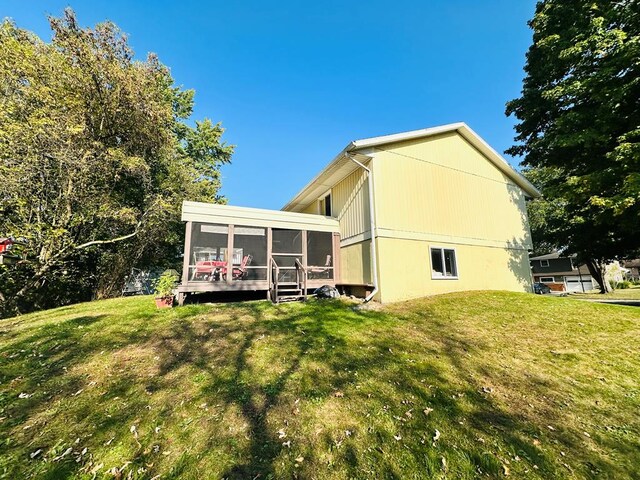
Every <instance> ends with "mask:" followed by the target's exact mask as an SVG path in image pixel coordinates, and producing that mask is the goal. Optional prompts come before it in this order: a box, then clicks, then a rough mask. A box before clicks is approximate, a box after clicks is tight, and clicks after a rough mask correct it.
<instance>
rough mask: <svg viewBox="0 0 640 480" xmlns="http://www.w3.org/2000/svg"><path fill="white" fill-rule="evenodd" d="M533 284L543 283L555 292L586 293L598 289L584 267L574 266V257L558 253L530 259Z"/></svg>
mask: <svg viewBox="0 0 640 480" xmlns="http://www.w3.org/2000/svg"><path fill="white" fill-rule="evenodd" d="M531 271H532V273H533V280H534V281H535V282H539V283H544V284H545V285H547V286H548V287H549V288H550V289H551V290H553V291H555V292H588V291H589V290H593V289H594V288H597V287H598V284H597V283H596V281H595V279H594V278H593V277H592V276H591V274H590V273H589V269H588V268H587V266H586V265H576V262H575V255H572V256H562V255H561V254H560V253H559V252H553V253H549V254H547V255H540V256H538V257H531Z"/></svg>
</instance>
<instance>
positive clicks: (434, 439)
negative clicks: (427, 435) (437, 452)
mask: <svg viewBox="0 0 640 480" xmlns="http://www.w3.org/2000/svg"><path fill="white" fill-rule="evenodd" d="M439 438H440V431H439V430H438V429H437V428H436V431H435V434H434V435H433V441H434V442H437V441H438V439H439Z"/></svg>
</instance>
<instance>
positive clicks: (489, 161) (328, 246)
mask: <svg viewBox="0 0 640 480" xmlns="http://www.w3.org/2000/svg"><path fill="white" fill-rule="evenodd" d="M539 195H540V194H539V192H538V191H537V190H536V189H535V188H534V187H533V185H531V184H530V183H529V182H528V181H527V180H526V179H525V178H524V177H523V176H521V175H520V174H519V173H518V172H516V171H515V170H514V169H513V168H512V167H510V166H509V164H508V163H507V162H506V161H505V160H504V158H502V157H501V156H500V155H499V154H498V153H497V152H496V151H495V150H493V149H492V148H491V147H490V146H489V145H488V144H487V143H486V142H485V141H484V140H482V139H481V138H480V137H479V136H478V135H477V134H476V133H475V132H473V131H472V130H471V129H470V128H469V127H468V126H467V125H465V124H464V123H457V124H452V125H445V126H442V127H435V128H428V129H423V130H415V131H411V132H405V133H400V134H395V135H387V136H382V137H375V138H369V139H364V140H357V141H354V142H351V143H350V144H349V145H347V146H346V147H345V148H344V149H343V150H342V151H341V152H340V153H339V154H338V155H337V156H336V157H335V158H334V159H333V161H331V162H330V163H329V164H328V165H327V166H326V167H325V168H324V169H323V170H322V171H321V172H320V173H319V174H318V175H316V177H315V178H314V179H313V180H312V181H311V182H310V183H309V184H308V185H307V186H305V187H304V188H303V189H302V190H301V191H300V192H299V193H298V194H297V195H296V196H295V197H294V198H293V199H292V200H291V201H290V202H289V203H287V205H285V207H284V208H283V210H284V211H280V212H278V211H267V210H257V209H239V208H238V207H228V206H219V205H209V206H207V205H206V204H193V203H192V202H185V205H184V206H183V220H185V221H187V222H188V225H187V237H188V238H187V244H188V245H189V244H191V243H193V242H192V240H190V239H189V236H190V235H191V233H190V232H192V231H193V226H191V227H190V225H189V224H192V223H194V222H199V224H200V225H203V223H206V224H209V225H212V224H217V225H218V226H216V227H206V225H205V229H209V230H210V232H211V234H213V230H215V232H217V233H218V234H220V235H223V237H220V239H219V240H218V243H220V244H221V245H222V243H225V242H226V243H225V246H224V248H223V249H222V250H224V252H222V250H221V249H220V248H218V247H213V248H217V254H220V253H223V254H224V255H222V256H223V257H224V258H223V259H222V260H220V261H219V262H218V264H220V265H223V264H224V270H221V269H219V270H218V271H217V272H214V273H212V274H211V275H210V276H209V275H205V274H202V272H204V270H203V268H201V269H200V270H201V273H200V274H197V273H196V272H197V271H198V265H197V261H196V260H195V257H194V256H193V255H192V252H190V251H187V248H186V249H185V273H184V274H183V285H182V286H181V292H184V293H186V292H190V291H195V288H196V287H197V288H198V289H199V290H200V291H205V290H207V291H208V290H212V289H213V290H222V289H229V288H231V287H233V288H234V289H237V288H238V287H239V284H238V282H235V283H234V282H233V281H232V280H230V279H229V276H228V275H227V276H226V281H225V282H224V283H222V284H220V287H221V288H213V287H212V286H211V285H214V284H215V283H216V280H215V279H216V278H220V277H219V275H220V274H221V273H220V272H228V271H230V269H231V267H232V265H238V264H239V261H240V257H244V256H246V254H247V253H248V252H249V251H250V248H249V247H246V246H243V247H242V248H243V250H242V253H241V252H238V255H235V249H234V247H235V243H234V240H233V234H231V233H230V232H232V231H233V228H234V225H238V224H239V225H242V226H243V228H244V227H251V226H252V225H258V226H259V227H260V228H266V230H265V231H264V232H262V230H261V231H260V232H256V235H258V234H259V235H264V236H265V239H266V240H265V242H264V243H263V244H261V246H260V249H262V248H263V246H264V248H265V249H266V256H263V255H262V254H260V257H261V258H262V257H264V258H263V259H262V260H261V267H260V268H263V269H264V273H261V275H260V279H257V278H256V279H255V280H254V283H253V285H252V288H253V289H262V288H264V289H268V290H273V289H274V288H277V285H274V276H275V277H276V280H277V279H278V278H279V277H278V275H275V274H274V272H275V271H276V270H277V271H279V272H280V276H282V271H283V270H282V269H283V268H284V267H281V264H282V265H285V264H286V265H287V267H286V268H288V269H289V273H290V277H289V281H288V282H286V283H287V284H291V283H293V281H292V280H293V276H294V271H295V272H296V275H297V276H298V277H300V276H302V277H305V278H308V277H309V275H308V274H309V273H311V272H312V271H319V272H322V273H321V274H320V277H321V278H314V279H313V282H314V283H315V284H317V283H320V282H322V283H329V284H335V285H337V286H338V287H339V289H341V290H342V291H344V292H346V293H352V294H354V295H359V296H367V298H372V297H373V298H375V299H376V300H378V301H381V302H391V301H397V300H403V299H409V298H415V297H421V296H425V295H432V294H437V293H445V292H453V291H463V290H483V289H497V290H511V291H523V292H524V291H531V271H530V268H529V256H528V251H529V250H530V249H531V247H532V245H531V238H530V232H529V227H528V221H527V213H526V205H525V202H526V199H528V198H534V197H538V196H539ZM227 212H228V213H227ZM269 212H271V213H269ZM232 222H236V223H232ZM238 222H240V223H238ZM252 222H253V223H252ZM256 222H258V223H256ZM273 222H275V223H273ZM278 222H280V223H279V224H278V225H279V226H277V228H272V227H275V226H276V223H278ZM272 223H273V225H272ZM296 225H298V226H296ZM190 228H191V230H190ZM199 228H200V230H198V235H202V233H201V232H202V228H203V227H202V226H201V227H199ZM212 228H213V230H211V229H212ZM282 228H284V229H294V230H295V229H298V230H296V231H298V232H299V237H300V241H298V240H295V241H293V238H292V239H291V240H292V242H290V245H289V247H288V249H289V250H291V251H287V252H285V253H286V255H285V256H282V257H280V258H279V259H276V258H275V256H276V253H275V252H276V250H277V249H278V248H280V249H281V248H282V247H277V248H276V246H275V243H274V242H275V237H274V232H275V231H276V230H278V229H282ZM314 231H315V232H319V231H324V232H330V233H331V234H332V235H333V236H332V237H331V238H332V239H333V240H332V242H333V243H330V242H329V240H328V238H329V237H327V239H325V240H323V242H324V243H323V245H324V246H323V247H322V248H321V249H320V250H321V252H320V251H319V250H318V251H316V252H315V253H313V255H315V258H314V260H313V261H311V258H310V257H311V253H310V251H309V248H310V247H309V245H310V244H309V237H310V236H316V237H317V236H318V234H317V233H313V232H314ZM278 235H279V236H281V235H283V233H282V232H279V231H278ZM372 237H373V240H374V241H373V243H372ZM296 238H297V237H296ZM305 239H306V240H305ZM207 241H209V240H207V239H204V238H201V239H200V240H199V242H200V243H201V244H202V242H205V243H206V242H207ZM245 243H246V242H245ZM316 244H317V242H316ZM305 245H307V247H305ZM200 248H201V250H202V246H200ZM305 248H306V250H307V251H306V252H305ZM231 249H234V250H231ZM209 250H211V248H210V249H209ZM226 251H234V256H236V257H238V258H236V259H234V260H232V259H230V258H229V256H228V255H226ZM280 253H282V251H281V252H280ZM211 255H213V256H215V255H216V253H211ZM251 256H252V257H254V255H253V254H251ZM212 258H213V257H212ZM285 258H287V260H286V261H285ZM323 258H324V259H326V261H325V262H324V264H322V259H323ZM292 259H297V260H298V262H297V263H295V264H294V262H293V260H292ZM198 261H199V262H203V260H198ZM220 262H222V263H220ZM312 263H313V265H312ZM262 265H263V266H262ZM200 266H201V267H203V264H202V263H200ZM240 266H241V265H240ZM276 266H277V267H279V268H278V269H276ZM323 269H330V274H331V276H330V278H329V277H328V276H327V270H324V271H323ZM254 276H255V275H254ZM205 277H206V278H207V279H208V278H213V279H214V280H213V281H210V280H207V279H205ZM198 282H199V283H200V286H196V285H195V284H196V283H198ZM203 282H204V283H203ZM256 282H258V283H256ZM260 282H261V283H260ZM276 283H277V282H276ZM298 286H299V287H302V283H301V282H298ZM190 288H194V289H192V290H190ZM271 298H273V295H271Z"/></svg>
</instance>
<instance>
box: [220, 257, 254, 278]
mask: <svg viewBox="0 0 640 480" xmlns="http://www.w3.org/2000/svg"><path fill="white" fill-rule="evenodd" d="M251 260H253V256H251V255H245V256H244V257H243V258H242V262H241V263H240V265H239V266H237V267H233V271H232V272H231V275H232V278H233V279H234V280H242V279H243V278H246V276H247V267H248V266H249V265H251ZM222 278H223V279H226V278H227V268H226V267H222Z"/></svg>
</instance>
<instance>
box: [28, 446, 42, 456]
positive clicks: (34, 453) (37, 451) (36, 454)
mask: <svg viewBox="0 0 640 480" xmlns="http://www.w3.org/2000/svg"><path fill="white" fill-rule="evenodd" d="M41 453H42V449H41V448H39V449H38V450H36V451H35V452H33V453H31V454H29V456H30V457H31V458H32V459H34V458H36V457H37V456H38V455H40V454H41Z"/></svg>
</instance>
